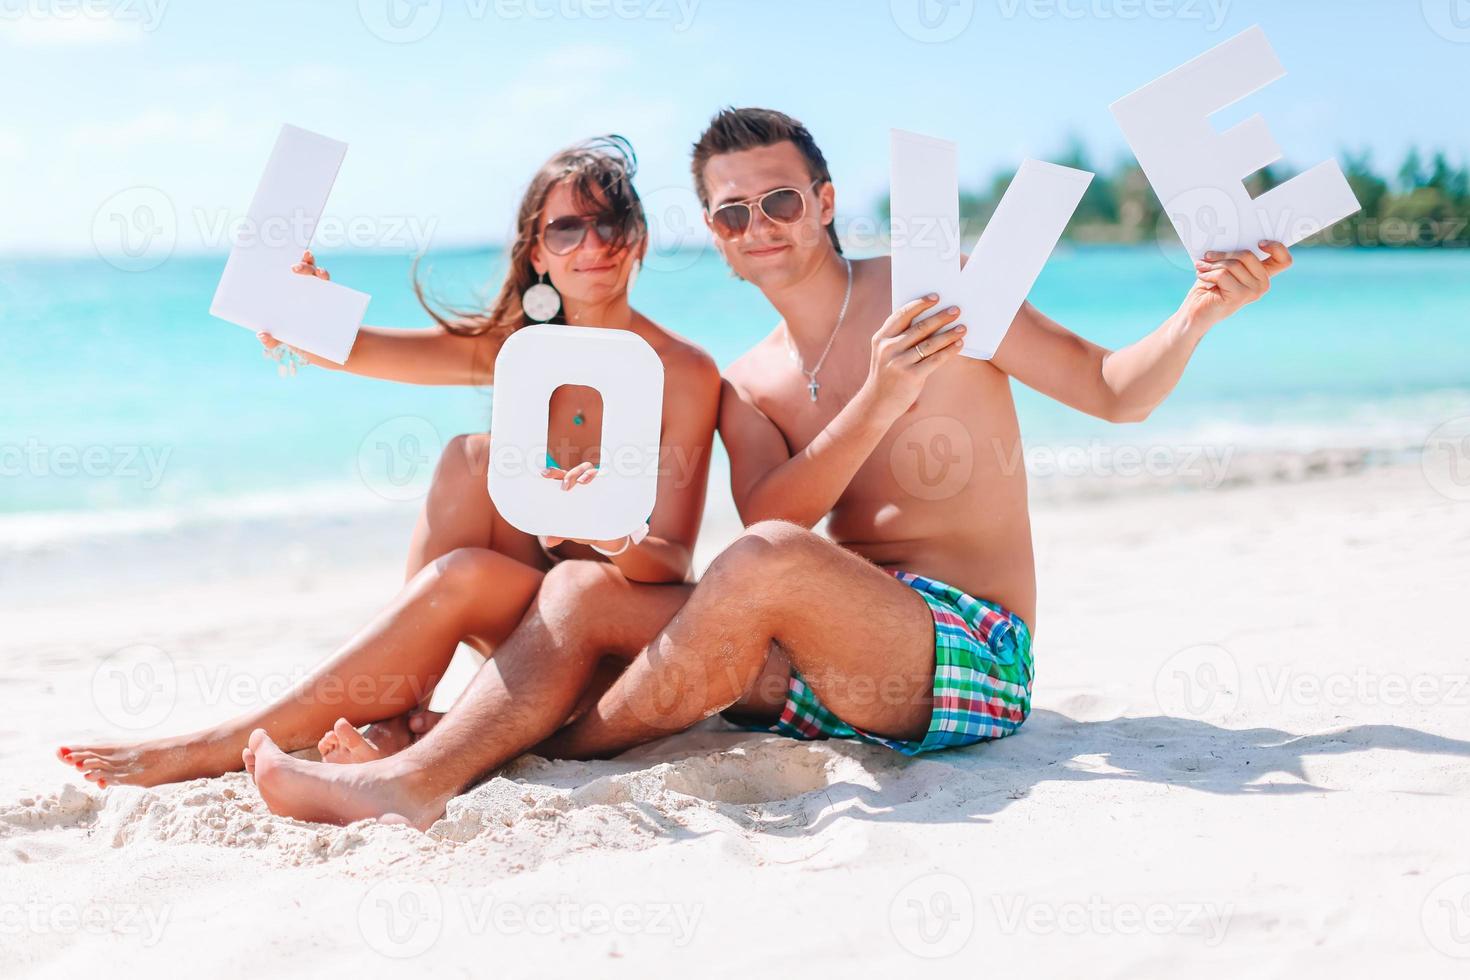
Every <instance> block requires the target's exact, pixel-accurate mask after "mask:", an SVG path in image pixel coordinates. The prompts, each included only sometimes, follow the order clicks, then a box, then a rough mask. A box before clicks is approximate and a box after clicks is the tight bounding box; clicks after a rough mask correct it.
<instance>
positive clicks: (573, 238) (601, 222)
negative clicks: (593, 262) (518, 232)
mask: <svg viewBox="0 0 1470 980" xmlns="http://www.w3.org/2000/svg"><path fill="white" fill-rule="evenodd" d="M588 228H595V229H596V230H597V240H598V241H600V242H602V243H603V244H604V245H606V246H608V247H609V248H614V249H616V248H621V247H622V246H624V245H626V244H628V243H629V242H632V241H636V240H637V238H638V234H639V230H638V227H637V224H636V222H634V221H633V219H632V217H631V216H629V215H626V214H569V215H565V216H563V217H560V218H556V219H554V220H552V221H550V222H548V223H547V225H546V230H545V231H543V232H542V233H541V241H542V242H543V243H544V244H545V245H546V249H547V251H549V252H551V254H553V255H568V254H570V253H572V252H575V251H576V250H577V249H578V248H580V247H581V246H582V242H583V241H585V240H586V238H587V229H588Z"/></svg>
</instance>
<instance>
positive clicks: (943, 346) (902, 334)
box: [863, 293, 965, 419]
mask: <svg viewBox="0 0 1470 980" xmlns="http://www.w3.org/2000/svg"><path fill="white" fill-rule="evenodd" d="M938 302H939V297H938V296H935V295H934V294H932V293H931V294H930V295H928V296H926V297H924V298H923V299H916V300H914V301H913V302H912V303H909V304H907V305H906V306H901V307H899V308H898V309H897V310H895V311H894V312H893V314H892V315H891V316H890V317H889V318H888V319H887V321H885V322H884V324H883V326H882V327H880V328H879V329H878V332H877V333H875V334H873V356H872V360H871V362H870V363H869V366H868V379H867V381H865V382H864V383H863V388H864V389H866V390H867V392H868V394H869V396H870V397H871V398H873V399H874V400H875V402H876V404H877V406H878V407H879V408H880V409H881V410H885V411H886V412H888V413H890V414H892V416H893V417H894V418H895V419H896V418H898V416H900V415H902V414H903V413H904V412H906V411H908V410H909V408H910V407H911V406H912V405H913V404H914V402H915V401H917V400H918V398H919V393H920V392H921V391H923V390H924V382H925V381H927V380H929V376H930V375H931V374H933V373H934V372H935V371H937V370H939V368H940V367H942V366H944V365H945V364H948V363H949V362H950V361H952V360H954V359H955V356H956V355H958V354H959V352H960V350H961V348H962V347H963V346H964V340H965V328H964V326H963V325H961V326H958V327H955V328H954V329H953V330H950V331H948V332H946V333H943V334H940V333H939V331H940V330H942V329H943V328H945V327H947V326H949V325H950V324H951V323H953V322H954V321H955V320H956V319H957V318H958V317H959V315H960V311H959V309H958V308H957V307H953V306H951V307H949V308H948V309H945V310H942V311H940V312H939V313H936V314H934V315H933V316H929V317H925V318H924V319H922V320H920V319H918V316H919V314H920V313H923V312H924V311H925V310H928V309H930V308H931V307H933V306H934V304H936V303H938Z"/></svg>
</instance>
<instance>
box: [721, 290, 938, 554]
mask: <svg viewBox="0 0 1470 980" xmlns="http://www.w3.org/2000/svg"><path fill="white" fill-rule="evenodd" d="M934 303H935V300H933V299H925V300H916V301H914V302H913V303H910V304H908V305H907V306H905V307H903V308H901V309H900V310H898V311H897V312H895V313H894V314H893V315H892V316H890V317H889V318H888V320H887V322H885V323H884V324H883V326H882V328H880V329H879V330H878V332H877V333H875V334H874V335H873V356H872V361H871V362H870V364H869V368H868V379H867V381H865V382H864V383H863V386H862V388H860V389H859V390H858V393H857V394H856V395H855V396H853V399H852V400H851V401H850V402H848V403H847V405H845V406H844V407H843V409H842V410H841V411H840V412H838V413H837V415H836V416H834V417H833V419H832V421H831V422H828V423H827V427H826V428H825V429H823V430H822V431H821V432H819V433H817V436H816V438H814V439H813V440H812V441H811V443H810V444H809V445H808V446H806V447H805V448H804V449H802V450H801V451H800V452H798V453H797V454H796V455H794V456H793V455H791V453H790V450H789V449H788V447H787V444H786V438H785V436H783V435H782V434H781V430H780V429H779V428H777V426H776V424H775V423H773V422H772V421H771V420H770V419H769V418H767V417H766V415H765V413H764V412H762V411H761V410H760V408H759V407H758V406H757V405H756V404H755V401H754V399H752V398H751V397H750V395H749V394H748V393H747V392H746V391H744V390H743V389H742V388H741V387H740V385H739V383H738V382H737V381H726V383H725V386H724V393H723V395H722V396H721V400H720V438H721V439H723V440H724V443H725V449H726V450H727V451H728V452H729V454H730V491H731V494H732V495H733V496H734V498H735V507H736V509H737V510H738V511H739V512H740V519H741V521H743V522H744V523H745V524H746V525H747V526H749V525H751V524H754V523H756V522H757V521H766V520H783V521H790V522H791V523H793V524H799V525H801V526H802V527H806V528H810V527H813V526H815V525H816V524H817V522H818V521H820V520H821V519H822V518H824V517H826V516H827V514H828V513H829V512H830V511H831V510H832V508H833V507H834V506H836V504H837V500H838V498H840V497H841V496H842V493H843V491H844V490H846V489H847V485H848V484H849V483H851V482H852V478H853V476H854V474H856V473H857V471H858V468H859V467H861V466H862V465H863V463H864V462H865V461H866V460H867V458H868V457H869V456H870V455H871V454H872V452H873V450H874V449H875V448H877V446H878V443H879V442H881V441H882V439H883V436H884V435H885V434H886V433H887V432H888V429H889V428H890V427H891V426H892V425H893V423H894V421H895V420H896V419H897V418H898V417H899V416H900V415H902V414H903V413H904V412H906V411H908V409H909V406H911V405H912V404H913V403H914V400H915V399H917V398H918V397H919V392H920V391H921V390H922V389H923V386H924V382H925V381H926V380H927V379H928V377H929V375H931V374H933V373H934V372H935V371H936V370H938V369H939V367H940V366H942V365H944V364H947V363H949V362H950V361H951V360H953V359H954V357H955V356H956V355H957V354H958V353H959V349H960V347H961V345H962V343H963V340H964V330H963V328H957V329H955V330H952V331H950V332H949V333H947V334H944V335H943V336H941V337H937V338H935V339H933V340H930V339H929V338H930V337H932V336H933V335H934V334H935V333H936V332H937V331H938V330H939V329H940V328H941V327H945V326H947V325H949V324H950V323H952V322H954V319H955V316H954V315H952V314H948V313H941V314H937V315H935V316H931V317H928V318H926V319H924V320H917V321H916V319H915V318H916V317H917V316H918V315H919V314H920V313H922V312H924V311H925V310H927V309H929V308H930V307H932V306H933V305H934ZM924 341H928V343H926V344H925V351H926V353H925V356H923V357H919V356H918V352H917V351H916V350H915V348H916V347H917V345H918V344H919V343H921V342H924Z"/></svg>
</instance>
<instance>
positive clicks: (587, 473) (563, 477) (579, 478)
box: [541, 463, 597, 490]
mask: <svg viewBox="0 0 1470 980" xmlns="http://www.w3.org/2000/svg"><path fill="white" fill-rule="evenodd" d="M541 475H542V476H544V477H546V479H548V480H560V481H561V488H562V489H563V490H570V489H572V487H579V486H585V485H586V484H588V483H591V482H592V480H593V478H594V477H596V476H597V467H595V466H593V465H592V464H591V463H578V464H577V465H576V466H573V467H572V468H571V469H569V470H563V469H558V468H556V467H555V466H548V467H546V469H544V470H542V471H541Z"/></svg>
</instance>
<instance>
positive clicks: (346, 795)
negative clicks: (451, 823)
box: [242, 728, 452, 830]
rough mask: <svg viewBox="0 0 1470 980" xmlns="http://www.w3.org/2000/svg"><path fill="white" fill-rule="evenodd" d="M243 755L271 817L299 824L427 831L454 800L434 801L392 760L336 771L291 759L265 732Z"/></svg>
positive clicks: (258, 731) (256, 735) (253, 738)
mask: <svg viewBox="0 0 1470 980" xmlns="http://www.w3.org/2000/svg"><path fill="white" fill-rule="evenodd" d="M242 755H243V759H244V762H245V768H246V770H247V771H248V772H250V774H251V775H252V776H253V777H254V778H255V785H256V788H257V789H259V790H260V796H261V799H263V800H265V804H266V806H268V807H270V810H271V812H272V813H277V814H280V815H281V816H283V817H295V818H296V819H297V820H313V821H316V822H318V823H334V824H346V823H351V822H352V821H354V820H372V819H383V820H385V822H390V823H398V822H404V823H408V824H410V825H412V826H414V827H417V828H418V829H419V830H428V829H429V827H430V826H431V825H432V824H433V823H434V821H435V820H437V819H439V817H440V816H441V815H442V814H443V813H444V805H445V804H446V803H447V802H449V797H450V795H452V794H448V793H446V794H444V795H442V796H434V795H431V794H430V793H428V792H425V791H423V790H421V789H419V788H418V787H417V786H416V785H415V781H414V780H413V779H412V778H411V776H404V775H399V774H398V773H397V772H396V771H395V769H393V768H391V767H393V765H394V761H393V760H392V759H387V760H378V761H375V762H366V763H363V764H362V765H357V766H333V765H327V764H324V763H320V762H306V761H304V760H301V759H295V758H292V757H291V756H289V755H287V754H286V753H284V752H282V751H281V750H280V749H279V748H277V747H276V743H275V742H272V741H271V739H270V736H269V735H267V734H266V733H265V729H263V728H257V729H256V730H255V731H254V732H252V733H251V735H250V746H249V748H247V749H246V750H245V752H244V753H242Z"/></svg>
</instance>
